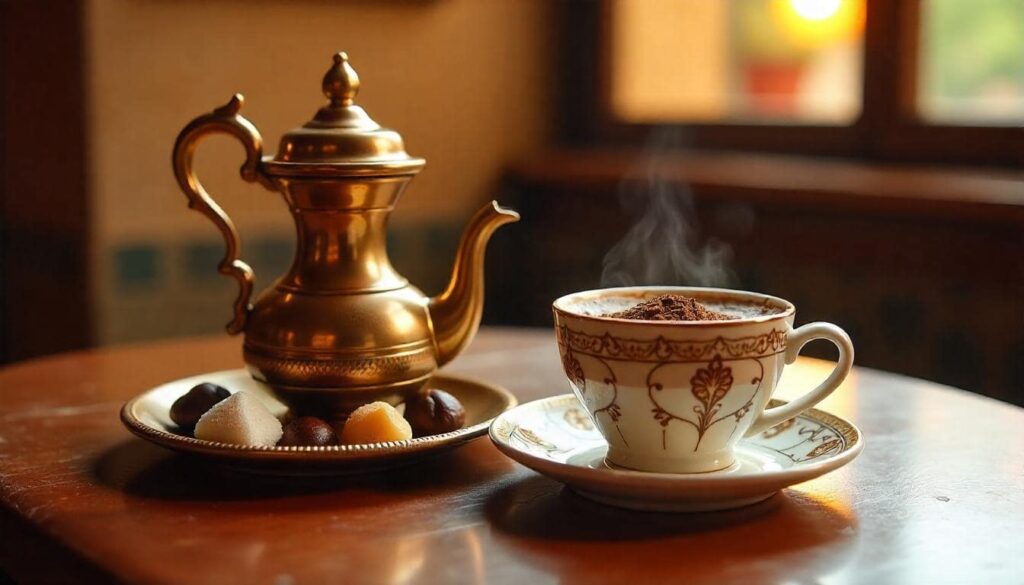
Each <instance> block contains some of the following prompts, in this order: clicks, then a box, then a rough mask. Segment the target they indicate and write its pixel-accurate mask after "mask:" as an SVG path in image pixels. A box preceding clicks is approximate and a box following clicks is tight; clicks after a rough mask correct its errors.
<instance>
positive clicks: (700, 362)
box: [553, 287, 853, 473]
mask: <svg viewBox="0 0 1024 585" xmlns="http://www.w3.org/2000/svg"><path fill="white" fill-rule="evenodd" d="M666 293H671V294H680V295H684V296H688V297H693V298H696V299H697V300H698V301H700V302H702V303H705V304H707V305H710V307H709V308H713V309H719V310H723V311H724V312H727V313H730V314H733V313H736V314H737V317H736V318H735V319H729V320H724V321H637V320H629V319H617V318H612V317H607V316H605V315H607V314H608V313H612V312H615V311H619V310H622V309H625V308H628V307H630V306H633V305H635V304H637V303H640V302H642V301H644V300H646V299H649V298H652V297H655V296H658V295H662V294H666ZM553 309H554V314H555V333H556V337H557V339H558V349H559V353H560V354H561V356H562V366H563V368H564V369H565V373H566V376H568V378H569V382H570V385H571V386H572V389H573V392H574V393H575V394H576V397H577V398H579V400H580V402H582V403H583V405H584V407H586V409H587V412H589V413H590V416H591V417H592V418H593V419H594V423H595V424H596V426H597V428H598V429H599V430H600V431H601V434H602V435H604V438H605V439H606V440H607V441H608V455H607V457H606V459H607V462H608V463H609V464H610V465H613V466H618V467H624V468H628V469H635V470H640V471H655V472H664V473H701V472H708V471H716V470H721V469H725V468H728V467H730V466H731V465H733V463H734V462H735V456H734V449H735V447H736V444H737V443H738V442H739V440H740V439H741V438H742V437H744V436H747V435H753V434H756V433H759V432H761V431H764V430H765V429H768V428H770V427H772V426H775V425H776V424H778V423H781V422H783V421H786V420H788V419H790V418H793V417H794V416H796V415H798V414H800V413H801V412H803V411H804V410H806V409H808V408H810V407H812V406H814V405H815V404H817V403H818V402H820V401H821V400H823V399H824V398H825V397H826V396H828V395H829V394H831V393H832V391H833V390H835V389H836V388H837V387H838V386H839V384H840V383H841V382H842V381H843V379H844V378H846V375H847V374H848V373H849V372H850V367H851V366H852V365H853V344H852V343H851V342H850V338H849V336H848V335H847V334H846V332H844V331H843V330H842V329H840V328H839V327H837V326H835V325H832V324H831V323H809V324H807V325H803V326H802V327H798V328H796V329H794V328H793V318H794V315H795V314H796V307H794V306H793V304H792V303H790V302H789V301H786V300H783V299H780V298H777V297H772V296H768V295H763V294H758V293H753V292H744V291H733V290H725V289H714V288H690V287H626V288H610V289H601V290H592V291H585V292H578V293H574V294H570V295H566V296H564V297H562V298H560V299H558V300H556V301H555V302H554V305H553ZM740 309H742V310H743V312H745V313H746V314H744V315H742V316H740V315H738V313H739V312H740ZM814 339H827V340H828V341H831V342H832V343H834V344H835V345H836V347H838V348H839V362H838V364H837V365H836V367H835V369H834V370H833V371H832V373H831V374H830V375H829V377H828V378H827V379H826V380H825V381H824V382H822V383H821V384H819V385H818V387H816V388H814V389H813V390H811V391H810V392H808V393H807V394H804V395H803V396H801V397H800V398H798V399H796V400H793V401H792V402H790V403H788V404H786V405H784V406H779V407H775V408H770V409H767V410H765V407H766V406H767V404H768V400H769V399H770V398H771V396H772V393H773V392H774V391H775V386H776V384H777V383H778V381H779V377H780V376H781V375H782V368H783V367H784V366H785V365H786V364H790V363H793V361H794V360H795V359H796V357H797V354H799V353H800V349H801V348H802V347H803V346H804V344H806V343H807V342H808V341H811V340H814Z"/></svg>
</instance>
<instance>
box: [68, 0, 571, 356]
mask: <svg viewBox="0 0 1024 585" xmlns="http://www.w3.org/2000/svg"><path fill="white" fill-rule="evenodd" d="M550 9H551V3H549V2H547V1H546V0H433V1H418V2H417V1H401V0H377V1H353V0H338V1H314V0H307V1H294V2H284V1H264V0H252V1H241V0H214V1H208V2H207V1H169V0H92V1H90V2H89V4H88V16H87V29H88V30H87V33H86V36H87V47H88V54H87V59H88V62H89V68H88V81H89V90H88V95H89V99H90V102H89V111H90V113H91V115H90V121H91V128H90V134H89V135H90V140H91V145H90V149H89V156H90V158H91V161H90V170H91V181H92V193H93V194H94V204H93V212H94V215H93V217H94V220H93V222H94V233H95V240H96V246H95V262H94V268H95V270H94V274H95V285H94V287H95V289H96V295H95V297H96V299H97V300H96V303H97V305H98V306H97V315H98V317H99V318H98V322H99V329H100V331H98V334H99V335H98V336H99V339H100V341H101V342H104V341H106V342H109V341H118V340H121V339H125V338H130V337H139V336H138V335H125V331H126V328H130V327H132V326H133V324H132V322H131V317H130V315H131V314H132V311H135V312H152V311H159V310H168V311H172V312H173V311H183V312H187V311H189V310H190V308H189V303H188V302H187V301H186V302H184V304H182V303H183V302H182V301H180V300H178V301H175V300H173V299H174V298H175V297H176V296H180V294H188V291H187V290H184V291H179V290H176V288H175V286H174V278H173V274H172V278H171V279H170V281H169V283H168V284H167V285H166V286H163V287H162V290H161V291H158V292H159V293H160V294H159V295H156V296H154V294H155V293H153V292H152V291H150V293H147V294H148V295H149V296H148V297H146V296H145V295H142V296H140V295H139V294H133V295H128V297H126V296H125V295H122V294H120V293H119V292H118V291H116V290H114V286H113V284H112V281H113V275H112V267H111V261H110V251H111V250H112V249H113V248H114V247H116V246H118V245H121V244H123V243H125V242H128V243H131V242H138V241H158V242H171V243H173V242H175V241H178V240H182V239H188V238H213V237H216V232H215V231H214V228H213V226H212V225H211V224H209V223H208V222H206V221H205V220H203V219H202V218H201V216H200V215H199V214H196V213H193V212H190V211H188V210H187V208H186V206H185V199H184V196H183V195H182V194H181V193H180V192H179V191H178V189H177V187H176V185H175V182H174V178H173V175H172V173H171V167H170V151H171V147H172V145H173V142H174V138H175V136H176V135H177V133H178V131H179V130H180V129H181V127H182V126H184V125H185V124H186V123H187V122H188V121H189V120H190V119H191V118H193V117H195V116H196V115H198V114H200V113H203V112H206V111H208V110H210V109H212V108H213V107H215V106H219V105H221V104H223V103H224V102H226V101H227V99H228V98H229V97H230V96H231V95H232V94H233V93H234V92H236V91H237V92H242V93H244V94H245V96H246V105H245V107H244V108H243V114H244V115H246V116H247V117H249V118H250V119H251V120H252V121H253V122H254V123H255V124H256V125H257V126H258V127H259V129H260V130H261V132H262V134H263V136H264V139H265V141H266V148H267V150H274V149H276V146H277V140H278V137H279V136H280V135H281V133H282V132H284V131H286V130H287V129H289V128H291V127H293V126H296V125H299V124H301V123H303V122H305V121H306V120H307V119H308V118H309V117H311V116H312V115H313V113H314V112H315V111H316V109H317V108H318V107H319V106H320V105H321V103H322V101H323V97H322V95H321V93H320V79H321V77H322V75H323V73H324V71H326V69H327V67H328V66H329V65H330V58H331V55H332V54H333V53H335V52H336V51H338V50H345V51H347V52H348V54H349V56H350V57H351V59H352V63H353V65H354V66H355V67H356V69H357V70H358V71H359V73H360V76H361V78H362V82H363V85H362V91H361V93H360V95H359V98H358V103H360V104H361V105H363V106H364V107H365V108H366V109H367V111H368V112H369V113H370V115H371V116H373V117H374V118H375V119H376V120H377V121H378V122H380V123H382V124H383V125H385V126H389V127H392V128H395V129H397V130H399V131H400V132H401V133H402V134H403V135H404V137H405V140H406V146H407V148H408V150H409V152H410V153H411V154H414V155H417V156H423V157H425V158H426V159H427V167H426V169H425V170H424V171H423V173H421V175H420V176H419V177H418V178H416V179H415V180H414V182H413V183H412V185H411V187H410V189H409V190H408V191H407V192H406V196H405V199H404V200H403V201H402V203H401V205H400V206H399V208H398V211H397V212H396V213H395V216H394V218H393V222H394V224H396V225H398V226H399V227H401V226H402V225H409V224H410V223H415V222H426V221H457V220H461V219H462V218H464V217H466V216H468V215H469V214H470V213H471V212H472V210H473V209H474V208H475V207H476V206H477V205H479V204H480V203H481V202H482V201H483V200H484V199H485V198H487V197H488V196H489V195H490V194H491V193H492V192H493V188H494V186H495V182H496V179H497V177H498V173H499V172H500V170H501V168H502V167H503V165H504V164H505V163H506V162H507V161H509V160H510V159H512V158H515V157H518V156H522V155H524V154H526V153H527V152H529V151H531V150H533V149H536V148H538V146H539V145H540V143H541V142H542V141H543V139H544V137H545V127H546V122H547V121H548V118H549V100H548V92H549V85H550V82H551V80H550V73H551V68H552V50H551V46H550V38H549V37H550V35H549V32H548V31H549V27H550V24H551V19H550V15H549V12H550ZM242 156H243V155H242V151H241V148H240V147H239V146H238V145H237V144H236V143H233V142H232V141H231V139H229V138H220V137H215V138H214V139H211V140H209V141H208V142H207V145H206V146H205V147H203V148H201V149H200V152H199V156H198V158H199V162H198V169H199V171H200V173H201V174H202V177H203V181H204V183H205V184H206V186H207V188H208V189H209V190H210V191H211V192H212V193H213V194H214V195H215V197H216V198H217V199H218V201H220V202H221V203H222V204H223V206H224V207H225V208H226V209H227V210H228V211H229V213H230V214H231V215H232V217H233V218H234V219H235V222H236V223H237V224H238V226H239V229H240V230H241V232H242V234H243V254H244V238H245V235H246V234H252V233H267V232H281V233H286V232H290V230H291V225H290V222H289V219H288V215H287V213H286V212H285V208H284V205H283V204H282V203H281V201H280V199H279V197H278V196H276V195H273V194H270V193H268V192H266V191H264V190H262V189H261V188H259V187H256V186H253V185H248V184H245V183H243V182H241V180H240V179H239V178H238V175H237V169H238V166H239V164H240V163H241V161H242ZM211 269H212V268H211ZM172 272H173V271H172ZM165 282H166V281H165ZM182 288H187V287H182ZM227 290H230V288H229V287H228V288H226V289H225V288H223V287H222V288H221V289H218V292H216V293H214V294H215V297H216V300H217V302H218V303H223V304H224V306H225V310H226V306H227V304H228V300H229V298H228V297H230V293H228V292H226V291H227ZM160 295H163V300H159V299H157V296H160ZM143 297H145V298H143ZM147 303H148V304H147ZM154 303H155V304H154ZM218 306H219V305H218ZM133 307H134V309H133ZM221 312H223V311H221ZM219 314H220V313H218V315H219ZM126 315H128V316H126ZM219 325H220V323H217V326H218V327H219ZM157 329H158V330H159V329H160V328H159V327H157ZM157 333H159V331H157Z"/></svg>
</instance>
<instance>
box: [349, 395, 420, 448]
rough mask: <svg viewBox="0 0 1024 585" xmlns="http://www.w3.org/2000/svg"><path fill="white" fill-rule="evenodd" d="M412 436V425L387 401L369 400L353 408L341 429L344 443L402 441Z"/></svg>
mask: <svg viewBox="0 0 1024 585" xmlns="http://www.w3.org/2000/svg"><path fill="white" fill-rule="evenodd" d="M411 438H412V427H410V426H409V423H408V421H406V420H405V419H404V418H402V415H401V414H399V413H398V411H397V410H395V407H394V406H391V405H390V404H388V403H387V402H371V403H370V404H364V405H363V406H360V407H359V408H357V409H355V410H354V411H353V412H352V414H350V415H349V416H348V420H347V421H345V427H344V428H342V429H341V442H342V443H343V444H346V445H355V444H359V443H379V442H383V441H404V440H405V439H411Z"/></svg>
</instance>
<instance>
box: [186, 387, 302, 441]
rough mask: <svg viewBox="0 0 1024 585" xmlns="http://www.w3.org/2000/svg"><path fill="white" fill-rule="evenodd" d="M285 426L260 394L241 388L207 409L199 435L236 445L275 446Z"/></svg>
mask: <svg viewBox="0 0 1024 585" xmlns="http://www.w3.org/2000/svg"><path fill="white" fill-rule="evenodd" d="M283 432H284V430H283V429H282V428H281V421H279V420H277V418H276V417H275V416H274V415H273V414H271V412H270V411H269V410H267V407H266V406H264V405H263V402H261V401H260V399H259V398H256V397H254V396H251V395H249V394H248V393H246V392H237V393H235V394H232V395H231V398H228V399H226V400H222V401H220V402H218V403H217V404H216V405H214V407H213V408H211V409H210V410H208V411H206V414H204V415H203V416H201V417H200V418H199V422H197V423H196V438H197V439H203V440H204V441H219V442H221V443H233V444H235V445H258V446H268V447H271V446H274V445H276V444H277V442H278V441H279V440H280V439H281V435H282V433H283Z"/></svg>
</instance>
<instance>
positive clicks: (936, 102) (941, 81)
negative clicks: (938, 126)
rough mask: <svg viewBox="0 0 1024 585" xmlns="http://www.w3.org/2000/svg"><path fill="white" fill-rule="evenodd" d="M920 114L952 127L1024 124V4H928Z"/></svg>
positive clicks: (942, 0) (975, 0) (977, 0)
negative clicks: (956, 125)
mask: <svg viewBox="0 0 1024 585" xmlns="http://www.w3.org/2000/svg"><path fill="white" fill-rule="evenodd" d="M920 10H921V11H920V23H921V24H920V45H919V46H920V51H919V60H918V71H919V74H918V78H917V109H918V112H919V113H920V114H921V116H922V117H923V118H925V119H927V120H932V121H935V122H942V123H949V124H972V123H977V124H991V125H1013V124H1022V123H1024V2H1021V0H969V1H968V0H924V1H923V2H922V3H921V9H920Z"/></svg>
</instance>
